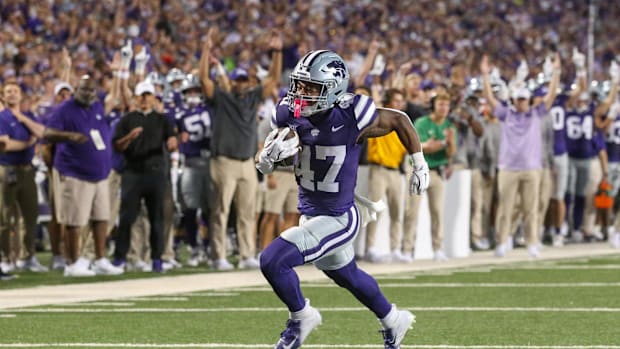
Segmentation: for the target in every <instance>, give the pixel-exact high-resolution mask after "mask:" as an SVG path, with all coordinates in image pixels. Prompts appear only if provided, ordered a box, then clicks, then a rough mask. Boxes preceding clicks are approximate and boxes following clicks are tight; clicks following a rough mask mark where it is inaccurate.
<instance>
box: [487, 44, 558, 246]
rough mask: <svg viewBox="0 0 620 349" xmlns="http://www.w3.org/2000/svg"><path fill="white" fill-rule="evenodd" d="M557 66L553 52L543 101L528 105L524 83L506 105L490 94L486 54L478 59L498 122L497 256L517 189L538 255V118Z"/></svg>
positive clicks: (552, 91)
mask: <svg viewBox="0 0 620 349" xmlns="http://www.w3.org/2000/svg"><path fill="white" fill-rule="evenodd" d="M560 69H561V66H560V56H559V54H557V53H556V55H555V58H554V62H553V76H552V78H551V83H550V84H549V92H548V93H547V94H546V95H545V96H544V97H543V103H540V104H539V105H537V106H531V101H530V99H531V98H530V97H531V95H530V91H529V90H528V89H527V88H526V87H525V86H523V87H516V88H515V89H514V90H513V93H512V99H513V106H511V107H507V106H505V105H503V104H502V103H500V102H499V101H498V100H497V99H496V98H495V96H494V95H493V90H492V88H491V83H490V82H489V72H490V70H491V69H490V67H489V62H488V57H487V56H484V57H483V58H482V62H481V63H480V71H481V73H482V82H483V92H484V97H485V98H486V100H487V101H488V103H489V106H490V107H491V108H492V109H493V114H494V115H495V116H497V117H498V118H499V120H500V122H501V142H500V150H499V161H498V168H499V172H498V175H497V188H498V189H497V190H498V195H499V206H498V208H497V219H496V221H495V227H496V229H497V235H498V236H497V237H496V239H497V246H496V249H495V255H496V256H497V257H503V256H504V255H505V254H506V251H507V249H508V244H507V239H508V234H509V232H510V226H511V224H510V222H511V217H512V209H513V206H514V202H515V197H516V195H517V191H519V194H520V196H521V203H522V204H521V206H522V207H521V209H522V211H523V220H524V223H525V236H526V240H527V245H528V253H529V254H530V256H532V257H538V255H539V251H538V239H537V234H536V232H537V227H536V224H537V208H538V204H537V202H538V201H537V200H538V189H539V183H540V179H541V171H542V153H541V152H542V137H541V124H542V121H541V120H542V118H543V117H545V116H546V115H548V110H549V108H551V105H552V103H553V101H554V100H555V96H556V92H557V87H558V84H559V80H560Z"/></svg>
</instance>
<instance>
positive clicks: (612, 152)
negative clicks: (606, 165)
mask: <svg viewBox="0 0 620 349" xmlns="http://www.w3.org/2000/svg"><path fill="white" fill-rule="evenodd" d="M606 136H607V137H606V140H605V146H606V148H607V158H608V160H609V162H620V115H616V119H615V120H614V121H613V122H612V123H611V126H609V131H608V132H607V135H606Z"/></svg>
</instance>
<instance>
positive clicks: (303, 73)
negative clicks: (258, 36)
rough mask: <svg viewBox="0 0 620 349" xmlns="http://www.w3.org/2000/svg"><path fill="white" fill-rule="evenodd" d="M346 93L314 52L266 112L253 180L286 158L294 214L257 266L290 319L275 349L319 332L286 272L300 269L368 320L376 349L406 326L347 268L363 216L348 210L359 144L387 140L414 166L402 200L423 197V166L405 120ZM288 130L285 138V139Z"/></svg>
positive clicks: (334, 66) (336, 69)
mask: <svg viewBox="0 0 620 349" xmlns="http://www.w3.org/2000/svg"><path fill="white" fill-rule="evenodd" d="M348 84H349V72H348V69H347V67H346V66H345V63H344V61H343V60H342V58H341V57H340V56H338V55H337V54H336V53H334V52H331V51H327V50H318V51H311V52H309V53H308V54H306V55H305V56H304V57H302V58H301V59H300V60H299V62H298V63H297V65H296V67H295V69H294V70H293V72H292V73H291V76H290V89H289V92H288V94H287V96H286V97H285V98H284V99H283V100H282V101H281V102H280V103H279V104H278V106H277V107H276V110H275V113H274V115H273V118H272V127H273V128H274V130H273V131H272V133H271V134H270V135H269V136H268V137H267V139H266V140H265V147H264V149H263V150H262V151H261V153H260V154H258V163H257V164H256V167H257V168H258V169H259V170H260V171H261V172H263V173H269V172H271V171H272V170H273V169H274V166H277V164H278V163H279V162H280V161H282V160H285V159H287V158H289V157H291V156H294V157H295V177H296V179H297V183H298V185H299V211H300V213H301V214H302V216H301V219H300V221H299V226H296V227H292V228H289V229H287V230H285V231H284V232H283V233H282V234H281V236H280V237H278V238H277V239H275V240H274V241H273V242H272V243H271V244H270V245H269V246H268V247H267V248H266V249H265V250H264V251H263V253H262V254H261V258H260V267H261V271H262V273H263V275H264V276H265V278H266V279H267V281H268V282H269V283H270V284H271V286H272V288H273V290H274V291H275V293H276V295H277V296H278V297H279V298H280V299H281V300H282V302H284V303H285V304H286V306H287V307H288V309H289V312H290V314H289V320H288V321H287V324H286V328H285V330H284V331H283V332H282V333H281V336H280V339H279V340H278V342H277V343H276V345H275V348H277V349H290V348H299V347H300V346H301V345H302V343H303V342H304V340H305V339H306V337H307V336H308V335H309V334H310V332H311V331H312V330H313V329H314V328H316V327H317V326H318V325H319V324H320V323H321V315H320V313H319V311H318V310H317V309H316V308H314V307H312V306H310V302H309V300H307V299H305V298H304V296H303V294H302V292H301V288H300V284H299V278H298V276H297V273H296V272H295V271H294V270H293V268H294V267H296V266H299V265H303V264H306V263H314V265H315V266H316V267H318V268H319V269H321V270H322V271H323V272H324V273H325V274H326V275H327V276H328V277H329V278H331V279H332V280H334V281H335V282H336V283H337V284H338V285H339V286H341V287H344V288H346V289H347V290H349V291H350V292H351V293H352V294H353V295H354V296H355V297H356V298H357V299H358V300H359V301H360V302H361V303H362V304H364V305H365V306H366V307H367V308H369V309H370V310H371V311H372V312H373V313H374V314H375V315H376V316H377V318H378V319H379V321H380V323H381V325H382V326H383V330H382V332H383V337H384V344H385V348H386V349H395V348H399V347H400V343H401V342H402V340H403V338H404V336H405V334H406V333H407V330H408V329H409V328H410V327H411V325H412V324H413V322H415V316H414V315H413V314H412V313H411V312H409V311H407V310H398V309H397V308H396V306H395V305H393V304H391V303H390V302H389V301H388V300H387V299H386V297H385V296H384V295H383V293H382V292H381V290H380V289H379V286H378V285H377V282H376V281H375V280H374V278H373V277H371V276H370V275H368V274H367V273H365V272H363V271H362V270H360V269H358V267H357V265H356V263H355V260H354V248H353V240H354V239H355V236H356V235H357V233H358V231H359V228H360V226H362V225H363V223H364V222H362V220H361V219H360V216H361V215H360V211H361V210H364V209H368V208H367V207H358V205H356V202H355V201H354V188H355V184H356V181H357V168H358V160H359V156H360V148H361V146H360V142H361V140H362V139H363V138H365V137H377V136H382V135H386V134H388V133H390V132H392V131H396V133H397V134H398V137H399V138H400V140H401V142H402V143H403V144H404V145H405V147H406V148H407V151H408V153H409V154H411V161H413V164H414V170H413V173H412V175H411V180H410V182H409V184H410V192H411V193H416V194H422V193H423V192H424V191H425V190H426V189H427V187H428V184H429V172H428V171H429V170H428V165H427V164H426V162H425V160H424V156H423V154H422V150H421V149H422V147H421V145H420V140H419V138H418V135H417V133H416V131H415V129H414V128H413V126H412V125H411V122H410V121H409V118H407V117H406V115H404V114H401V113H400V112H398V111H394V110H390V109H379V108H376V107H375V104H374V102H373V101H372V99H371V98H369V97H367V96H362V95H352V94H348V93H347V92H346V91H347V87H348ZM289 129H292V130H294V131H295V133H294V137H292V138H288V139H287V137H286V135H287V134H288V133H289V132H292V131H290V130H289ZM298 149H301V151H300V152H298ZM367 204H368V202H366V203H365V205H367ZM367 206H371V205H367Z"/></svg>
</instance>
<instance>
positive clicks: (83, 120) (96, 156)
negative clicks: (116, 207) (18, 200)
mask: <svg viewBox="0 0 620 349" xmlns="http://www.w3.org/2000/svg"><path fill="white" fill-rule="evenodd" d="M48 126H49V127H52V128H55V129H58V130H62V131H71V132H80V133H82V134H84V135H86V136H87V137H88V141H87V142H86V143H84V144H77V143H72V142H64V143H58V144H57V146H56V154H55V156H54V168H56V170H57V171H58V172H59V173H60V174H61V175H64V176H69V177H74V178H78V179H81V180H84V181H89V182H97V181H100V180H103V179H106V178H107V177H108V175H109V174H110V168H111V162H112V141H111V140H112V131H111V128H110V125H109V124H108V120H106V117H105V114H104V110H103V105H102V104H101V103H100V102H95V103H94V104H93V105H91V106H90V107H87V108H84V107H82V106H80V105H79V104H78V103H77V102H76V101H75V100H74V99H73V98H71V99H69V100H68V101H66V102H64V103H63V104H61V105H60V106H59V107H58V109H57V110H56V113H54V115H53V116H52V117H51V118H50V120H49V122H48ZM97 133H98V134H99V136H100V138H101V141H102V142H103V144H102V145H100V146H99V149H98V148H97V146H96V145H95V137H96V136H95V137H94V135H96V134H97Z"/></svg>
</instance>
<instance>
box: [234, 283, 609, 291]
mask: <svg viewBox="0 0 620 349" xmlns="http://www.w3.org/2000/svg"><path fill="white" fill-rule="evenodd" d="M380 286H381V288H417V287H431V288H432V287H436V288H463V287H471V288H478V287H479V288H509V287H510V288H525V287H528V288H529V287H531V288H536V287H541V288H550V287H553V288H556V287H558V288H562V287H571V288H573V287H620V282H575V283H570V282H552V283H544V282H541V283H531V282H528V283H518V282H482V283H474V282H416V283H381V284H380ZM301 287H302V288H305V289H308V288H338V287H340V286H338V285H336V284H334V283H314V284H303V285H301ZM233 290H234V291H239V292H243V291H245V292H249V291H250V292H269V291H272V289H271V288H270V287H243V288H236V289H233Z"/></svg>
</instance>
